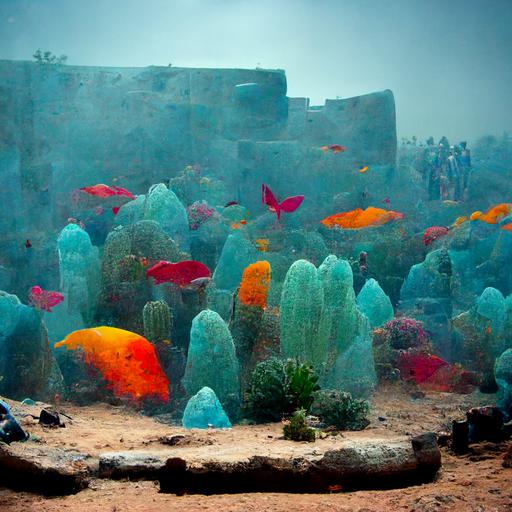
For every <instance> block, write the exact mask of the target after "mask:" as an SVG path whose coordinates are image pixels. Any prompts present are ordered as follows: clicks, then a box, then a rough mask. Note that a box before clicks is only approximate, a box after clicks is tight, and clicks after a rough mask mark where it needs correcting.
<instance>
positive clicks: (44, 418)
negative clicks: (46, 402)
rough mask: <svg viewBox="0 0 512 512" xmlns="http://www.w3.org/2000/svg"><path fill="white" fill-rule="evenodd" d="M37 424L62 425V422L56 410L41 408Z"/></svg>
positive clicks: (46, 425)
mask: <svg viewBox="0 0 512 512" xmlns="http://www.w3.org/2000/svg"><path fill="white" fill-rule="evenodd" d="M39 424H40V425H43V426H45V427H63V426H64V423H61V421H60V416H59V413H58V412H57V411H52V410H50V409H42V410H41V412H40V413H39Z"/></svg>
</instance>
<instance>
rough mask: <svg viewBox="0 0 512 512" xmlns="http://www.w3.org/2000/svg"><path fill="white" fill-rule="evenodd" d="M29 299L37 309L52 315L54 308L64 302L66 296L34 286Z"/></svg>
mask: <svg viewBox="0 0 512 512" xmlns="http://www.w3.org/2000/svg"><path fill="white" fill-rule="evenodd" d="M28 299H29V302H30V304H32V305H33V306H34V307H35V308H37V309H42V310H43V311H47V312H48V313H51V311H52V308H53V307H55V306H56V305H57V304H60V303H61V302H62V301H63V300H64V295H62V293H59V292H50V291H47V290H43V289H42V288H41V287H40V286H32V288H30V291H29V293H28Z"/></svg>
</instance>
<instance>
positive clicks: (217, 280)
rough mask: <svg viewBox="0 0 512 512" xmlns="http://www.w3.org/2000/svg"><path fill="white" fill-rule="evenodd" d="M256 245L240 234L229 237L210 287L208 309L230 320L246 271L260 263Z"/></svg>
mask: <svg viewBox="0 0 512 512" xmlns="http://www.w3.org/2000/svg"><path fill="white" fill-rule="evenodd" d="M258 255H259V253H258V251H257V250H256V249H255V247H254V245H253V244H251V242H249V240H247V239H246V238H244V237H243V236H242V235H241V234H240V233H235V234H231V235H229V236H228V237H227V239H226V242H225V243H224V246H223V248H222V252H221V255H220V258H219V261H218V263H217V266H216V268H215V272H214V273H213V276H212V282H211V283H210V286H208V307H209V308H210V309H212V310H214V311H216V312H217V313H219V315H220V316H221V317H222V318H224V320H229V316H230V311H231V305H232V300H233V294H234V292H235V291H236V289H237V288H238V285H239V284H240V280H241V279H242V274H243V272H244V269H245V268H246V267H247V266H248V265H250V264H251V263H254V262H256V261H258V260H259V259H260V258H259V257H258Z"/></svg>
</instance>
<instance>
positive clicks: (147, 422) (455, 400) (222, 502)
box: [0, 388, 512, 512]
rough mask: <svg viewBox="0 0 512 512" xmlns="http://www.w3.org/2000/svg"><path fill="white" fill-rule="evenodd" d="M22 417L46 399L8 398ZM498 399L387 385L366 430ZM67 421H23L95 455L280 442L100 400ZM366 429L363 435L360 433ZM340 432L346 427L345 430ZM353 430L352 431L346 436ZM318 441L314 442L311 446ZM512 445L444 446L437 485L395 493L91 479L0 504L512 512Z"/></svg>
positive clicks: (418, 427) (72, 411)
mask: <svg viewBox="0 0 512 512" xmlns="http://www.w3.org/2000/svg"><path fill="white" fill-rule="evenodd" d="M7 402H8V403H10V404H11V405H12V409H13V412H14V413H15V414H16V415H17V416H18V417H20V416H22V415H23V414H27V413H28V414H34V415H35V416H37V415H38V414H39V411H40V410H41V407H42V405H41V404H39V403H38V405H35V406H20V404H19V403H15V402H9V400H7ZM492 402H493V397H492V396H490V395H481V394H479V393H473V394H472V395H455V394H448V393H429V394H427V395H426V396H425V397H423V398H419V399H412V398H411V397H410V396H409V395H408V394H407V393H405V392H404V391H403V390H401V389H396V388H391V389H387V390H385V389H384V390H381V391H380V392H378V393H377V394H376V396H375V397H374V398H373V399H372V401H371V411H372V412H371V425H370V426H369V427H368V428H367V429H366V430H365V431H364V435H365V437H367V436H368V435H369V434H374V435H375V436H376V437H377V436H378V437H384V436H388V435H393V436H396V435H397V434H399V435H415V434H419V433H422V432H429V431H434V432H441V431H446V430H448V429H449V425H450V424H451V421H452V419H456V418H463V417H464V412H465V411H466V410H467V409H468V408H469V407H474V406H477V405H484V404H489V403H492ZM61 411H62V412H64V413H66V414H67V415H69V416H70V417H71V418H72V420H69V419H67V418H66V417H64V418H63V419H64V420H65V421H66V427H65V428H56V429H43V428H42V427H41V426H40V425H38V424H37V422H36V420H32V418H31V417H30V416H26V417H25V418H23V419H22V423H23V426H24V428H25V429H26V430H28V431H29V432H30V433H31V435H32V436H36V439H37V438H38V439H39V443H41V445H42V446H44V444H47V445H49V446H58V447H62V448H68V449H71V450H79V451H81V452H85V453H88V454H90V455H91V457H93V458H94V457H97V456H98V455H99V453H101V452H105V451H116V450H152V451H153V450H159V449H162V450H165V448H167V447H166V446H165V445H164V444H162V442H161V438H165V437H166V436H171V435H174V434H184V433H185V434H186V436H187V438H186V441H185V442H186V443H187V444H190V445H192V446H194V447H196V449H197V448H199V447H200V446H209V447H211V445H216V444H219V445H220V444H225V443H229V444H232V443H238V444H239V445H240V450H242V451H245V450H247V451H248V452H251V451H252V452H253V453H254V452H255V451H256V452H257V447H258V446H261V445H262V443H263V442H265V443H266V444H268V443H284V441H281V439H280V437H281V432H282V425H281V424H269V425H258V426H247V425H246V426H236V427H234V428H233V429H231V430H225V431H217V430H208V431H199V430H193V431H185V430H184V429H182V428H178V427H172V426H169V425H165V424H162V423H159V422H157V421H155V420H154V419H152V418H148V417H144V416H141V415H140V414H138V413H137V412H135V411H133V410H131V409H129V408H126V407H124V406H123V407H113V406H109V405H104V404H98V405H93V406H87V407H78V406H74V405H71V404H64V405H62V406H61ZM361 434H363V433H361ZM341 435H343V434H341ZM345 435H352V434H345ZM313 446H314V445H312V447H313ZM509 449H512V442H510V441H509V442H508V443H502V444H501V445H496V444H493V443H481V444H478V445H473V446H472V449H471V451H470V453H469V454H467V455H465V456H463V457H456V456H454V455H453V454H451V453H450V452H449V450H448V449H446V448H443V449H442V456H443V463H442V469H441V470H440V472H439V474H438V477H437V479H436V481H435V482H433V483H430V484H425V485H420V486H413V487H408V488H405V489H396V490H388V491H358V492H351V493H344V492H337V493H332V494H327V495H318V494H301V495H294V494H264V493H257V494H237V495H226V494H224V495H215V496H202V495H188V496H182V497H177V496H175V495H172V494H163V493H160V492H159V489H158V483H157V482H143V481H141V482H129V481H111V480H100V479H93V480H92V481H91V484H90V486H89V488H88V489H86V490H84V491H82V492H80V493H78V494H76V495H72V496H66V497H58V498H44V497H41V496H38V495H35V494H30V493H19V492H13V491H10V490H8V489H3V488H1V487H0V511H2V512H4V511H5V512H14V511H52V512H53V511H55V512H57V511H59V512H61V511H72V512H94V511H105V512H125V511H137V512H139V511H140V512H142V511H148V512H149V511H160V510H162V511H174V510H176V511H182V512H191V511H208V510H212V511H215V512H223V511H229V512H231V511H240V512H241V511H283V512H284V511H294V512H295V511H308V512H309V511H318V512H321V511H346V512H349V511H350V512H352V511H354V512H356V511H358V512H369V511H379V512H380V511H388V510H389V511H398V510H405V511H416V512H438V511H453V510H455V511H457V512H463V511H471V512H491V511H493V512H494V511H496V512H512V469H511V468H505V467H503V465H502V463H503V458H504V454H505V452H506V451H507V450H509Z"/></svg>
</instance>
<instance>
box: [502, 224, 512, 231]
mask: <svg viewBox="0 0 512 512" xmlns="http://www.w3.org/2000/svg"><path fill="white" fill-rule="evenodd" d="M501 229H504V230H505V231H512V222H509V223H508V224H504V225H503V226H501Z"/></svg>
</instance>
